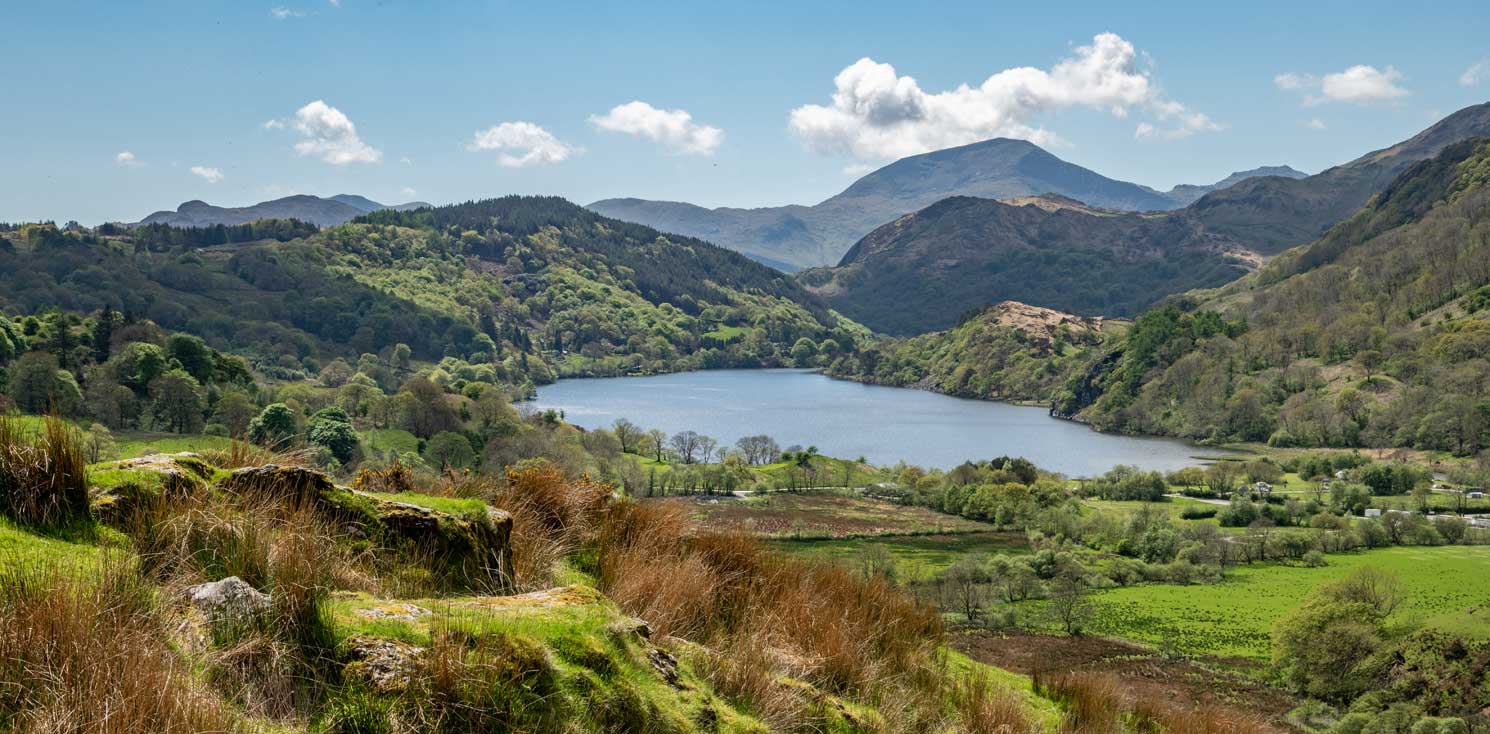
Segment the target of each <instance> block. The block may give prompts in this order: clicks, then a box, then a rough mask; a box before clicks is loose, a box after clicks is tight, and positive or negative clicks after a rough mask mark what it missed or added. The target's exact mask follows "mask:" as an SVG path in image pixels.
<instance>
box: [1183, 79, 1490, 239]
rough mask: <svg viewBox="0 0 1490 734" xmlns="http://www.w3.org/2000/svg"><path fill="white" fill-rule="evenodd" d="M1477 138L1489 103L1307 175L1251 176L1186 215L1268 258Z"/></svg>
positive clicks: (1489, 118) (1488, 128) (1487, 127)
mask: <svg viewBox="0 0 1490 734" xmlns="http://www.w3.org/2000/svg"><path fill="white" fill-rule="evenodd" d="M1477 135H1490V102H1487V103H1485V104H1479V105H1475V106H1472V107H1466V108H1464V109H1462V110H1459V111H1458V112H1455V113H1454V114H1452V115H1449V116H1448V117H1446V118H1444V119H1443V120H1440V121H1439V122H1437V123H1436V124H1434V125H1433V126H1431V127H1429V128H1428V129H1426V130H1424V131H1422V132H1420V133H1418V134H1417V135H1414V136H1413V137H1412V138H1409V139H1408V140H1404V141H1402V142H1400V143H1397V144H1396V145H1393V146H1390V147H1388V148H1383V149H1381V150H1378V151H1374V152H1371V153H1367V154H1366V155H1363V156H1361V157H1360V158H1357V159H1355V160H1353V161H1350V162H1349V163H1345V164H1343V165H1339V166H1336V167H1334V168H1331V169H1329V170H1326V171H1323V172H1321V173H1318V174H1315V175H1313V176H1309V177H1306V178H1300V179H1292V178H1283V177H1279V176H1267V177H1262V178H1253V179H1250V180H1247V181H1243V182H1241V183H1240V184H1238V185H1235V186H1232V187H1231V188H1228V189H1224V190H1221V191H1216V192H1213V193H1210V194H1207V195H1205V196H1204V197H1202V198H1201V199H1200V200H1199V201H1196V202H1195V203H1194V204H1192V205H1191V206H1190V211H1191V212H1192V213H1193V215H1194V216H1195V217H1196V218H1197V219H1198V220H1200V221H1201V222H1203V223H1204V224H1205V226H1206V227H1207V228H1208V229H1210V230H1211V231H1214V232H1217V233H1220V234H1224V235H1227V236H1230V237H1233V238H1235V239H1237V240H1239V241H1241V242H1243V243H1245V244H1246V245H1247V246H1248V247H1249V248H1251V249H1253V250H1256V251H1257V252H1260V253H1263V254H1268V255H1271V254H1275V253H1278V252H1282V251H1283V250H1286V249H1288V248H1290V247H1294V246H1296V245H1301V244H1305V243H1308V242H1311V241H1313V240H1314V239H1316V238H1318V237H1319V236H1320V235H1322V234H1324V232H1325V230H1327V229H1329V227H1330V226H1331V225H1333V224H1335V223H1336V222H1339V221H1340V220H1342V219H1345V218H1346V217H1348V216H1350V215H1351V213H1352V212H1354V211H1355V210H1356V209H1357V208H1359V207H1361V206H1362V205H1364V204H1366V202H1367V200H1368V199H1370V198H1371V196H1372V195H1373V194H1375V193H1377V192H1379V191H1381V190H1382V189H1383V188H1385V187H1386V186H1387V184H1389V183H1391V182H1392V180H1393V179H1395V178H1396V177H1397V176H1398V175H1399V174H1401V173H1402V172H1403V171H1404V170H1406V169H1407V167H1409V166H1411V165H1412V164H1413V163H1416V162H1418V161H1421V160H1426V159H1428V158H1432V157H1433V156H1435V155H1437V154H1438V153H1439V151H1441V150H1443V148H1444V147H1445V146H1448V145H1450V144H1453V143H1456V142H1458V141H1461V140H1464V139H1466V138H1470V137H1474V136H1477Z"/></svg>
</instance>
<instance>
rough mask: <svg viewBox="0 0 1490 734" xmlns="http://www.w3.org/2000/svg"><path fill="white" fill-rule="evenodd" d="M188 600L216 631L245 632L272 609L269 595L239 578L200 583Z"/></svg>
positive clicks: (194, 587)
mask: <svg viewBox="0 0 1490 734" xmlns="http://www.w3.org/2000/svg"><path fill="white" fill-rule="evenodd" d="M185 594H186V598H187V599H188V600H189V601H191V604H192V606H194V607H196V608H197V610H198V611H200V612H202V613H203V614H205V615H206V616H207V622H208V624H209V625H210V626H211V627H212V628H213V629H214V630H220V629H223V628H230V629H243V628H245V627H250V626H253V625H254V624H255V623H257V622H258V621H259V620H260V619H262V618H263V617H264V615H266V614H268V613H269V610H270V609H271V608H273V602H272V600H271V599H270V598H269V595H268V594H265V593H263V592H262V591H259V590H258V589H255V588H254V587H252V586H249V585H248V583H247V582H245V581H244V580H243V579H240V578H238V577H237V576H229V577H227V578H225V579H222V580H220V581H213V582H211V583H206V584H197V585H196V586H192V587H190V588H188V589H187V590H186V592H185Z"/></svg>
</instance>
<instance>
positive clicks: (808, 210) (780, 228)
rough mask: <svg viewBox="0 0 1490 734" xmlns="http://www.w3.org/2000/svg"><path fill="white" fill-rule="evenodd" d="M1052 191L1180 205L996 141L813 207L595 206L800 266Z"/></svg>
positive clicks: (1111, 201) (927, 158)
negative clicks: (973, 209) (927, 215)
mask: <svg viewBox="0 0 1490 734" xmlns="http://www.w3.org/2000/svg"><path fill="white" fill-rule="evenodd" d="M1046 193H1054V194H1060V195H1063V196H1068V197H1071V198H1074V199H1077V200H1080V201H1083V202H1085V203H1087V204H1091V205H1093V206H1098V207H1105V208H1112V209H1125V210H1131V211H1149V210H1159V209H1171V208H1174V207H1175V206H1176V203H1175V201H1174V200H1172V199H1170V198H1169V197H1167V196H1166V195H1165V194H1161V193H1159V192H1157V191H1154V190H1153V189H1150V188H1148V187H1145V186H1139V185H1138V184H1132V183H1127V182H1124V181H1116V180H1113V179H1110V178H1107V177H1105V176H1102V175H1100V174H1098V173H1095V172H1093V171H1090V170H1087V169H1085V168H1082V167H1081V166H1078V165H1075V164H1072V163H1068V162H1066V161H1063V160H1061V159H1060V158H1057V157H1055V156H1054V155H1051V154H1050V153H1048V152H1046V151H1045V150H1043V149H1041V148H1040V147H1039V146H1036V145H1034V144H1033V143H1029V142H1026V141H1023V140H1010V139H1007V138H995V139H993V140H986V141H983V142H980V143H973V144H971V145H964V146H961V147H957V148H949V149H946V150H938V151H934V152H931V153H925V154H922V155H916V156H911V157H908V158H903V159H901V160H898V161H896V162H894V163H891V164H889V165H887V166H885V167H883V168H880V169H878V170H876V171H874V172H872V173H870V174H868V175H866V176H864V177H863V178H860V179H859V180H858V181H855V182H854V183H853V184H852V185H850V186H849V187H848V188H847V189H844V190H843V192H841V193H839V194H837V195H836V196H833V197H832V198H829V199H827V200H826V201H823V202H821V203H819V204H816V205H814V206H782V207H766V208H760V209H736V208H727V207H725V208H719V209H705V208H703V207H700V206H695V205H693V204H687V203H682V202H668V201H647V200H643V199H605V200H602V201H597V202H595V203H593V204H590V205H589V208H590V209H593V210H595V211H598V212H600V213H601V214H605V215H607V216H611V217H615V218H617V219H623V220H626V221H633V222H640V223H642V224H647V225H650V226H652V227H656V228H657V229H660V230H662V231H665V232H678V233H681V234H686V235H689V236H692V237H698V238H701V239H705V240H708V241H710V242H714V243H716V244H718V245H722V246H724V247H728V248H730V249H733V250H739V251H740V252H744V253H746V254H747V255H750V256H751V257H755V258H758V259H761V260H763V261H766V262H769V263H785V264H787V265H789V266H791V267H794V268H802V267H814V266H821V265H833V264H836V263H837V262H838V261H839V259H840V258H841V257H842V256H843V253H844V252H845V251H847V250H848V249H849V247H850V246H851V245H852V244H853V243H854V242H855V241H857V240H858V239H859V238H861V237H863V236H864V235H865V234H868V233H869V231H870V230H872V229H874V228H875V227H878V226H880V225H882V224H884V223H886V222H889V221H891V220H893V219H895V218H896V217H899V216H901V215H903V214H907V213H910V212H914V211H916V210H919V209H922V208H924V207H926V206H929V205H930V204H932V203H934V202H936V201H938V200H941V199H944V198H947V197H949V196H977V197H983V198H995V199H997V198H1008V197H1016V196H1031V195H1038V194H1046Z"/></svg>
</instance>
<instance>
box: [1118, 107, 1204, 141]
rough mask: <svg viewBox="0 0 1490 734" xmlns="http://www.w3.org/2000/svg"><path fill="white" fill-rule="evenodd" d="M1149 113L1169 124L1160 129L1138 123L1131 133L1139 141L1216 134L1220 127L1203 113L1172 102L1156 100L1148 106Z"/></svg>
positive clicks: (1151, 124)
mask: <svg viewBox="0 0 1490 734" xmlns="http://www.w3.org/2000/svg"><path fill="white" fill-rule="evenodd" d="M1148 108H1149V112H1150V113H1151V114H1152V115H1153V116H1154V117H1156V118H1158V119H1159V121H1161V122H1167V123H1169V126H1168V127H1164V128H1161V127H1159V126H1158V125H1155V124H1153V123H1150V122H1140V123H1138V127H1137V128H1136V129H1135V130H1134V131H1133V137H1135V138H1137V139H1139V140H1154V139H1162V140H1179V139H1180V138H1188V137H1190V136H1191V135H1194V134H1195V133H1199V132H1217V131H1219V130H1221V129H1222V128H1221V125H1220V124H1218V123H1217V122H1216V121H1215V120H1212V119H1211V117H1210V115H1207V114H1205V113H1204V112H1196V111H1194V110H1191V109H1189V108H1187V107H1185V106H1184V105H1182V104H1180V103H1179V102H1175V101H1174V100H1156V101H1154V102H1151V103H1150V104H1149V105H1148Z"/></svg>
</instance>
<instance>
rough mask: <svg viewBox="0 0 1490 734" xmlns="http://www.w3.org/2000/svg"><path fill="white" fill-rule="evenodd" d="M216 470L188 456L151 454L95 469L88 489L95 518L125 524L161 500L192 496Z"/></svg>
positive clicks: (113, 462) (202, 487)
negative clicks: (151, 504) (141, 510)
mask: <svg viewBox="0 0 1490 734" xmlns="http://www.w3.org/2000/svg"><path fill="white" fill-rule="evenodd" d="M214 471H215V469H214V468H213V466H212V465H211V464H209V463H207V461H206V460H205V459H203V458H202V457H201V456H199V455H197V454H193V453H189V452H182V453H176V454H148V455H145V456H141V457H139V458H135V459H124V460H122V461H112V462H108V463H106V464H98V465H95V466H93V467H92V468H91V469H90V471H89V474H90V477H91V482H92V486H91V487H90V488H89V495H90V503H91V504H92V507H93V514H94V515H95V516H96V517H98V518H100V519H102V520H103V521H104V522H105V523H109V524H114V525H118V524H122V523H123V522H125V520H126V519H127V518H128V517H129V516H131V515H132V514H133V513H134V512H135V511H136V510H138V509H140V508H141V507H145V506H148V505H149V504H150V503H152V502H156V501H160V500H162V499H173V498H181V497H186V496H189V495H191V494H193V493H195V492H198V491H200V490H202V489H204V488H205V487H206V486H207V483H208V482H210V481H211V479H212V475H213V473H214Z"/></svg>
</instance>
